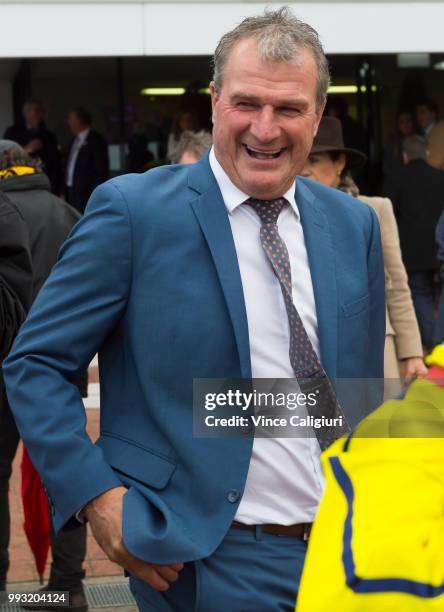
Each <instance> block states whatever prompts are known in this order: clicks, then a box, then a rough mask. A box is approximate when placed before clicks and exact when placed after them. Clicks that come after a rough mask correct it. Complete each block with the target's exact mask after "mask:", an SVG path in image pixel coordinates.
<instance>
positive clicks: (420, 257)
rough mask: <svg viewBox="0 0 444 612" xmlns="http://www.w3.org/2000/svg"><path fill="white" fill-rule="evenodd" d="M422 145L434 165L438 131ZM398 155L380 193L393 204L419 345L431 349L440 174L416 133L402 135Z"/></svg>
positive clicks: (443, 188)
mask: <svg viewBox="0 0 444 612" xmlns="http://www.w3.org/2000/svg"><path fill="white" fill-rule="evenodd" d="M430 136H431V135H430ZM429 140H430V137H429ZM427 146H428V147H429V150H430V155H431V158H432V159H433V160H434V163H439V156H440V153H439V148H440V147H439V134H436V133H435V137H434V138H433V139H432V141H431V143H430V142H429V144H428V145H427ZM441 156H442V153H441ZM442 157H443V156H442ZM442 157H441V158H442ZM403 158H404V164H403V166H402V167H400V168H398V170H396V171H395V172H393V173H392V174H391V175H390V176H389V177H387V178H386V181H385V183H384V187H383V193H384V195H385V196H387V197H388V198H390V200H391V202H392V203H393V208H394V211H395V216H396V220H397V223H398V229H399V237H400V242H401V252H402V259H403V261H404V265H405V267H406V270H407V274H408V279H409V285H410V290H411V292H412V298H413V304H414V306H415V311H416V318H417V320H418V323H419V329H420V331H421V339H422V343H423V345H424V347H425V348H426V350H431V349H432V348H433V346H434V334H435V331H434V328H435V301H436V292H437V289H438V286H437V272H438V267H439V266H438V260H437V247H436V242H435V229H436V225H437V223H438V219H439V217H440V215H441V212H442V209H443V193H444V172H443V171H442V170H439V169H438V168H437V167H433V166H432V165H431V164H429V163H427V161H426V142H425V140H424V138H423V137H422V136H419V135H414V136H410V137H409V138H406V140H405V141H404V143H403Z"/></svg>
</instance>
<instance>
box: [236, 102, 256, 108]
mask: <svg viewBox="0 0 444 612" xmlns="http://www.w3.org/2000/svg"><path fill="white" fill-rule="evenodd" d="M256 106H257V105H256V104H253V102H238V103H237V107H238V108H244V109H250V108H256Z"/></svg>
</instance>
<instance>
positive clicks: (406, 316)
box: [358, 195, 423, 378]
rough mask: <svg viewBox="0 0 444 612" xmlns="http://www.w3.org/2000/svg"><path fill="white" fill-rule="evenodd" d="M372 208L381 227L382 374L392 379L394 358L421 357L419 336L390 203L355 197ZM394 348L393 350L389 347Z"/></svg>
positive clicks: (395, 369)
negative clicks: (383, 290)
mask: <svg viewBox="0 0 444 612" xmlns="http://www.w3.org/2000/svg"><path fill="white" fill-rule="evenodd" d="M358 197H359V199H360V200H361V201H362V202H365V203H366V204H368V205H369V206H371V207H372V208H373V210H374V211H375V213H376V215H377V217H378V220H379V225H380V227H381V242H382V252H383V255H384V271H385V287H386V300H387V318H386V320H387V322H386V325H387V328H386V362H385V365H384V375H385V377H386V378H396V377H397V376H398V375H399V374H398V372H399V370H398V364H397V363H396V358H397V359H398V360H401V359H408V358H409V357H422V355H423V351H422V345H421V336H420V333H419V327H418V322H417V320H416V315H415V310H414V307H413V302H412V296H411V293H410V289H409V286H408V282H407V273H406V271H405V268H404V264H403V263H402V258H401V247H400V245H399V234H398V227H397V225H396V219H395V215H394V212H393V207H392V203H391V202H390V200H389V199H388V198H379V197H371V198H370V197H367V196H361V195H359V196H358ZM393 349H394V350H393Z"/></svg>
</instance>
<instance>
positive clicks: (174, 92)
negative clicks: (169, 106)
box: [140, 87, 185, 96]
mask: <svg viewBox="0 0 444 612" xmlns="http://www.w3.org/2000/svg"><path fill="white" fill-rule="evenodd" d="M140 93H141V94H142V96H183V94H184V93H185V87H145V88H144V89H142V90H141V92H140Z"/></svg>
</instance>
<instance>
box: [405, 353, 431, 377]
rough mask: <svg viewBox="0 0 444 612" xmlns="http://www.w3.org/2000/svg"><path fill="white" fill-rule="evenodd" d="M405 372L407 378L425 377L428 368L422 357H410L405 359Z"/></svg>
mask: <svg viewBox="0 0 444 612" xmlns="http://www.w3.org/2000/svg"><path fill="white" fill-rule="evenodd" d="M404 364H405V372H404V376H405V378H406V379H407V380H412V379H413V378H424V377H425V376H427V372H428V370H427V368H426V366H425V365H424V361H423V359H422V357H410V358H409V359H406V360H405V361H404Z"/></svg>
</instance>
